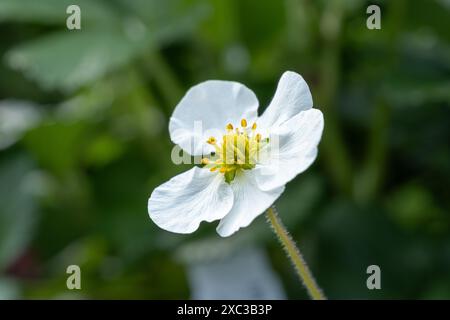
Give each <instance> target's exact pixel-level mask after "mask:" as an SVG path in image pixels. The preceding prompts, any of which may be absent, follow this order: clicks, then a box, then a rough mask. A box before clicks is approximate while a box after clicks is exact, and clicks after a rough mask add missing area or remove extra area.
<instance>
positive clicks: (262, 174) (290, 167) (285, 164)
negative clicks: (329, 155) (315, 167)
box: [254, 109, 323, 190]
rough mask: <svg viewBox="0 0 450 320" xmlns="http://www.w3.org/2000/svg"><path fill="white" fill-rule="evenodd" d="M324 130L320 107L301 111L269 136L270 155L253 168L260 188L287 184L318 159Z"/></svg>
mask: <svg viewBox="0 0 450 320" xmlns="http://www.w3.org/2000/svg"><path fill="white" fill-rule="evenodd" d="M322 131H323V115H322V112H321V111H320V110H317V109H310V110H307V111H303V112H300V113H299V114H298V115H296V116H295V117H293V118H292V119H290V120H288V121H286V122H285V123H284V124H283V125H282V126H280V127H278V129H276V130H275V131H274V132H273V133H272V134H271V135H270V150H269V151H268V152H269V156H266V157H265V158H266V160H263V161H262V162H261V163H260V164H258V165H257V167H256V168H255V169H254V170H255V171H256V173H257V176H256V181H257V184H258V186H259V187H260V188H261V190H271V189H273V188H277V187H280V186H283V185H285V184H286V183H288V182H289V181H291V180H292V179H294V178H295V177H296V176H297V175H298V174H300V173H302V172H303V171H305V170H306V169H307V168H308V167H309V166H310V165H311V164H312V163H313V162H314V160H315V159H316V156H317V145H318V144H319V142H320V139H321V137H322Z"/></svg>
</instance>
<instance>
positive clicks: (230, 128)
mask: <svg viewBox="0 0 450 320" xmlns="http://www.w3.org/2000/svg"><path fill="white" fill-rule="evenodd" d="M227 130H228V131H231V130H233V125H232V124H231V123H229V124H227Z"/></svg>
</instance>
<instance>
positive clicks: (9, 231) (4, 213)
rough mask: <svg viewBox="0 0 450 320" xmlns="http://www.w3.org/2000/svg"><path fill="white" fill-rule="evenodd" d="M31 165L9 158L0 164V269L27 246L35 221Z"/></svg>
mask: <svg viewBox="0 0 450 320" xmlns="http://www.w3.org/2000/svg"><path fill="white" fill-rule="evenodd" d="M31 170H32V164H31V162H30V161H28V160H27V159H24V158H20V157H19V158H13V159H11V160H9V161H7V162H3V163H2V165H1V166H0V203H1V206H0V271H1V270H2V269H4V268H6V267H7V266H8V265H9V264H10V263H12V262H13V261H14V259H15V258H17V256H19V255H20V254H21V253H22V252H23V250H24V248H25V247H26V246H27V245H28V243H29V241H30V240H31V237H32V231H33V228H34V226H35V222H36V215H35V213H36V212H35V210H36V207H35V202H34V201H33V197H32V193H31V192H30V185H29V184H28V183H29V182H30V179H29V177H30V175H29V173H30V171H31Z"/></svg>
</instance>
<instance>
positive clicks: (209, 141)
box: [206, 137, 216, 145]
mask: <svg viewBox="0 0 450 320" xmlns="http://www.w3.org/2000/svg"><path fill="white" fill-rule="evenodd" d="M206 142H207V143H209V144H212V145H215V144H216V138H214V137H209V139H208V140H207V141H206Z"/></svg>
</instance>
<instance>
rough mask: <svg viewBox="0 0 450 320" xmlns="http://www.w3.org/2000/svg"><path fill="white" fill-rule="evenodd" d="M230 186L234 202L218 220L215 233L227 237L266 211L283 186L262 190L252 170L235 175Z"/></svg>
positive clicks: (280, 192) (281, 191) (282, 189)
mask: <svg viewBox="0 0 450 320" xmlns="http://www.w3.org/2000/svg"><path fill="white" fill-rule="evenodd" d="M231 187H232V189H233V193H234V204H233V207H232V209H231V211H230V212H229V213H228V214H227V215H226V216H225V217H224V218H222V220H220V223H219V226H218V227H217V233H219V234H220V235H221V236H222V237H228V236H230V235H232V234H233V233H235V232H236V231H237V230H239V229H240V228H244V227H247V226H248V225H249V224H250V223H251V222H252V221H253V220H254V219H255V218H256V217H257V216H259V215H260V214H261V213H263V212H264V211H266V210H267V209H268V208H269V207H270V206H271V205H272V204H273V203H274V202H275V200H277V199H278V197H279V196H280V195H281V194H282V193H283V191H284V186H282V187H279V188H275V189H273V190H270V191H262V190H261V189H259V188H258V186H257V184H256V181H255V173H254V171H253V170H249V171H243V172H241V173H240V175H237V176H236V177H235V179H234V180H233V182H232V183H231Z"/></svg>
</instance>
